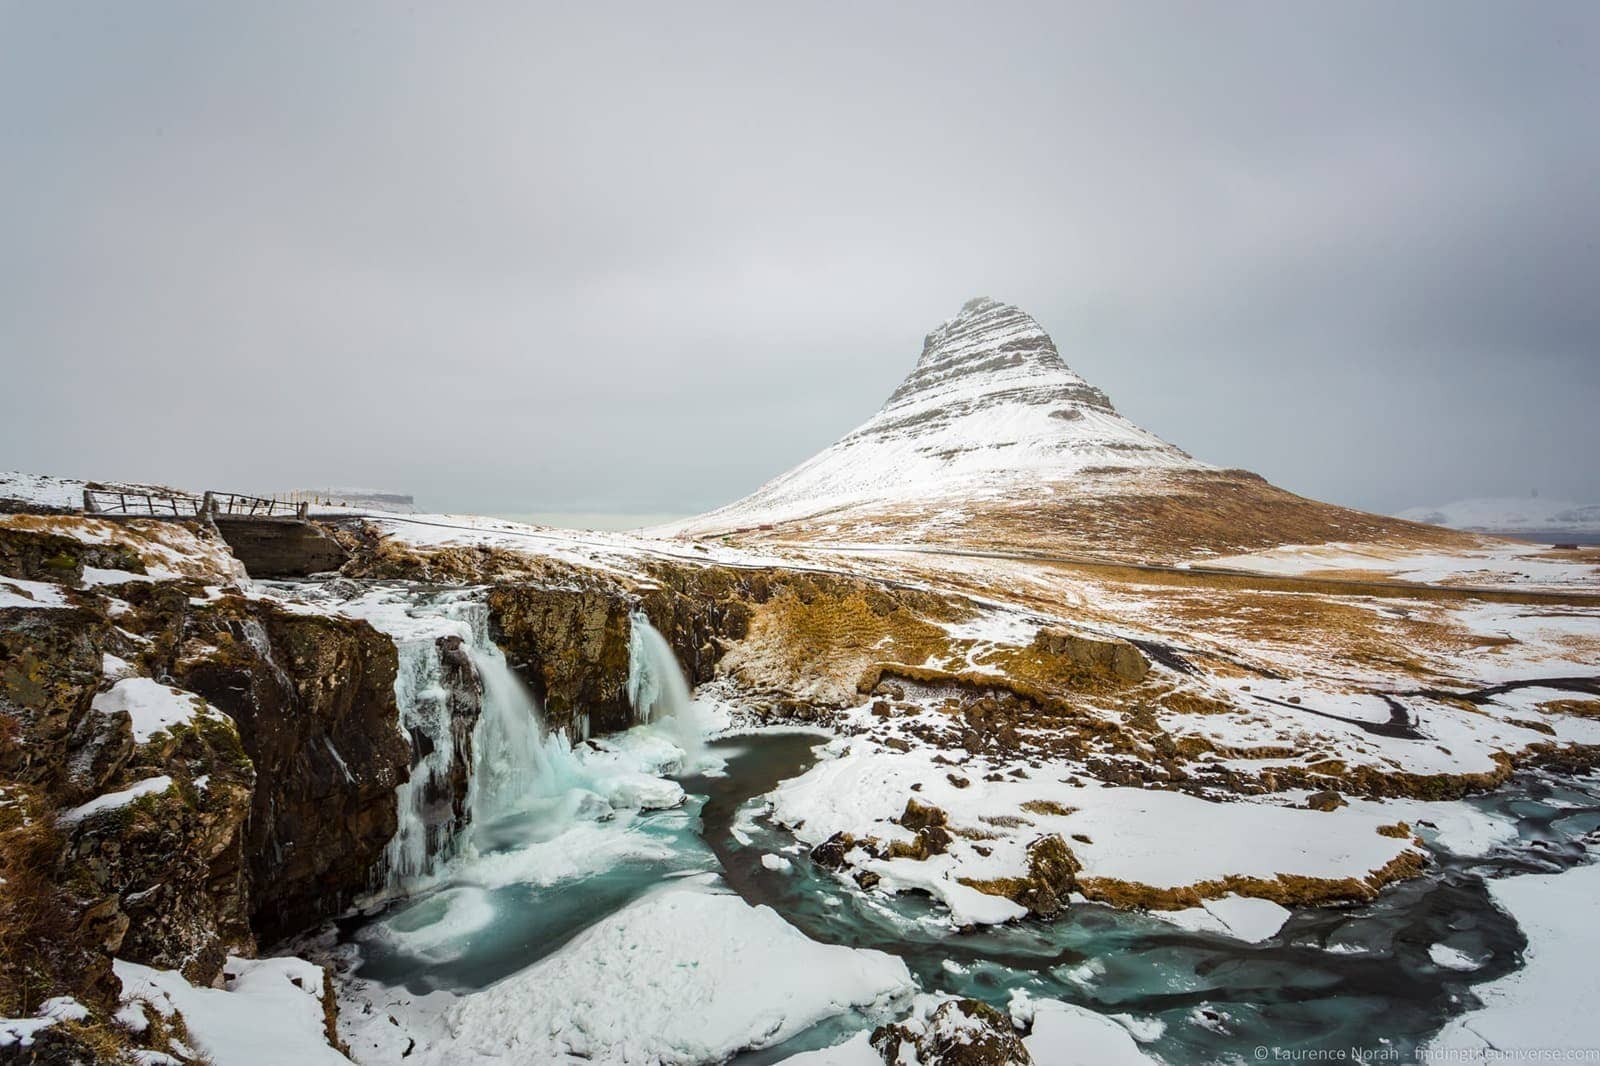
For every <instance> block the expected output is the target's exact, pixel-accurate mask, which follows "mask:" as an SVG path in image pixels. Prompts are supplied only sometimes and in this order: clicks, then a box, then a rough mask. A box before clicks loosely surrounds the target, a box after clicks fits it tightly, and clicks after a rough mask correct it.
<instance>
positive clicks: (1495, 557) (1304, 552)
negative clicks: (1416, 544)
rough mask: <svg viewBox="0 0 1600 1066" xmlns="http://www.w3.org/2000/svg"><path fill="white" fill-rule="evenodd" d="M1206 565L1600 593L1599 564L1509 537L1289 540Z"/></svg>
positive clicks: (1287, 573)
mask: <svg viewBox="0 0 1600 1066" xmlns="http://www.w3.org/2000/svg"><path fill="white" fill-rule="evenodd" d="M1204 565H1205V566H1206V567H1207V568H1213V569H1222V570H1248V571H1251V572H1252V573H1258V574H1286V575H1295V576H1305V577H1315V576H1319V575H1321V576H1330V577H1338V576H1375V577H1385V578H1394V579H1396V580H1400V581H1417V582H1422V583H1425V584H1440V585H1483V586H1503V587H1511V588H1529V589H1573V590H1580V591H1600V563H1596V562H1594V561H1592V560H1591V559H1579V558H1574V557H1573V553H1572V552H1570V551H1563V550H1561V549H1555V548H1549V547H1537V546H1534V545H1529V544H1516V543H1513V542H1510V541H1493V540H1486V541H1485V542H1484V543H1483V545H1482V546H1481V547H1478V548H1475V549H1470V550H1463V551H1460V552H1452V553H1448V554H1447V553H1443V552H1430V551H1417V550H1414V549H1409V548H1401V547H1389V546H1386V545H1383V544H1285V545H1282V546H1281V547H1277V548H1272V549H1269V550H1267V551H1259V552H1252V553H1250V554H1248V555H1230V556H1223V557H1219V558H1214V559H1207V560H1206V561H1205V563H1204Z"/></svg>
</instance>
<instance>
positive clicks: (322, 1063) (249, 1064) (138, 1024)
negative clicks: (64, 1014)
mask: <svg viewBox="0 0 1600 1066" xmlns="http://www.w3.org/2000/svg"><path fill="white" fill-rule="evenodd" d="M115 968H116V974H117V977H118V978H119V979H120V980H121V982H122V1002H123V1007H122V1010H121V1011H119V1012H118V1014H117V1020H118V1021H120V1022H122V1024H124V1025H126V1026H127V1027H128V1028H130V1029H132V1030H133V1031H134V1032H138V1033H142V1032H144V1031H145V1029H146V1028H148V1027H149V1025H150V1024H151V1022H152V1017H151V1016H152V1015H155V1016H157V1017H159V1018H162V1019H169V1018H171V1017H172V1016H173V1014H174V1012H177V1013H181V1014H182V1015H183V1022H184V1025H185V1026H186V1027H187V1029H188V1033H189V1038H190V1039H191V1040H192V1041H193V1045H192V1051H194V1052H198V1053H199V1054H202V1055H206V1056H209V1059H210V1061H211V1062H213V1063H215V1064H216V1066H282V1064H284V1063H294V1064H295V1066H340V1064H345V1066H348V1063H349V1060H348V1059H346V1058H345V1057H344V1056H343V1055H341V1054H339V1053H338V1052H337V1051H335V1050H334V1049H333V1048H332V1047H330V1046H329V1045H328V1040H327V1034H326V1030H325V1028H324V1022H323V1006H322V993H323V984H322V983H323V981H324V979H325V978H324V975H323V970H322V967H320V966H317V965H314V964H313V963H309V962H306V961H304V960H303V959H297V958H292V957H285V958H268V959H239V958H230V959H229V960H228V962H227V965H226V967H225V969H224V976H225V987H224V988H204V987H196V986H194V985H191V984H190V983H189V982H188V981H187V980H185V979H184V977H183V975H182V974H180V973H178V972H177V971H176V970H157V969H153V968H151V967H149V966H140V965H138V964H136V963H131V962H123V961H121V960H118V962H117V963H116V967H115ZM177 1061H178V1060H176V1059H172V1058H169V1057H166V1056H160V1057H148V1053H147V1057H146V1058H144V1059H143V1060H142V1062H143V1063H144V1064H145V1066H163V1064H164V1063H168V1062H170V1063H176V1062H177Z"/></svg>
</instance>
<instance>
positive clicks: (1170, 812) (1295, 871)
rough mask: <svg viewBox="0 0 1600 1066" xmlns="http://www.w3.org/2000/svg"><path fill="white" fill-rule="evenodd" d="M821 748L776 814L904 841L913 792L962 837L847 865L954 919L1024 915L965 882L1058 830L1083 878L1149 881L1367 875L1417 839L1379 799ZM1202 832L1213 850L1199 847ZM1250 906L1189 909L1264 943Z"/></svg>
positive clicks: (1007, 868) (1004, 867) (1022, 871)
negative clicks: (1261, 798) (1250, 792)
mask: <svg viewBox="0 0 1600 1066" xmlns="http://www.w3.org/2000/svg"><path fill="white" fill-rule="evenodd" d="M827 755H828V757H827V758H824V759H823V760H822V761H820V762H818V763H817V765H815V766H813V767H812V768H811V769H810V770H809V771H808V772H807V773H806V774H804V775H803V776H801V777H799V778H796V779H794V780H791V781H787V782H784V783H783V784H782V785H780V786H779V787H778V789H777V790H776V791H775V792H773V793H772V796H771V815H772V817H773V819H775V820H776V821H777V822H779V823H781V824H783V825H785V826H788V827H791V829H792V830H793V832H794V833H795V835H796V836H797V837H798V838H799V839H800V840H801V841H803V842H804V843H805V844H807V845H809V846H813V847H814V846H816V845H818V844H821V843H823V842H824V841H826V840H827V839H828V838H829V837H831V836H833V835H834V834H835V833H847V834H849V835H851V836H853V837H855V838H856V839H858V840H860V839H865V838H867V837H872V838H875V839H877V840H879V841H882V842H883V843H885V844H888V843H891V842H894V841H901V842H904V843H907V844H910V843H912V842H913V841H914V840H915V839H916V837H915V834H914V833H912V832H911V831H909V830H907V829H905V828H903V827H901V826H900V825H899V824H898V821H897V819H899V818H900V816H901V814H902V813H903V812H904V811H905V809H906V804H907V801H908V800H912V799H915V800H916V801H917V802H918V803H921V804H927V805H932V806H934V807H938V808H939V809H940V810H942V811H944V812H945V814H946V816H947V817H948V827H949V829H950V832H951V833H952V835H953V837H954V839H952V841H951V842H950V844H949V849H948V851H946V852H945V853H944V854H940V855H933V856H931V857H929V858H927V859H923V860H916V859H910V858H893V859H881V858H873V857H871V856H870V855H868V854H867V853H866V852H865V851H863V850H860V849H857V850H856V851H855V852H853V853H851V854H848V855H847V856H846V861H847V863H849V865H850V866H851V867H853V868H856V869H861V870H865V871H869V872H871V873H874V874H877V875H878V876H879V877H880V878H881V881H880V885H881V886H882V887H883V888H884V889H885V890H888V891H895V890H918V891H923V892H926V893H928V894H929V895H931V896H933V897H934V898H936V899H938V900H940V901H941V902H942V903H944V904H945V906H947V907H948V908H949V910H950V917H951V921H952V923H954V924H955V925H968V924H992V923H996V922H1005V921H1010V920H1013V919H1016V918H1019V917H1022V916H1023V914H1024V913H1026V912H1025V910H1024V908H1022V907H1020V906H1018V905H1017V904H1015V903H1012V902H1011V901H1010V900H1008V899H1005V898H1003V897H1000V896H994V895H988V894H986V893H983V892H980V891H978V890H977V889H974V888H972V887H970V886H969V885H968V884H966V883H964V882H966V881H972V880H975V881H990V880H996V879H1001V878H1014V877H1021V876H1025V875H1026V874H1027V872H1028V858H1027V848H1028V845H1029V844H1030V843H1031V842H1032V841H1034V840H1037V839H1038V838H1039V837H1041V836H1043V835H1047V834H1055V835H1057V836H1059V837H1061V839H1062V840H1063V841H1065V842H1066V843H1067V846H1068V847H1070V848H1071V850H1072V852H1073V854H1074V855H1075V856H1076V858H1077V859H1078V861H1079V862H1080V863H1081V864H1082V867H1083V869H1082V871H1081V872H1080V873H1079V874H1078V879H1079V882H1080V883H1084V882H1094V881H1104V882H1119V883H1124V884H1131V885H1140V886H1149V887H1151V888H1154V889H1178V888H1185V887H1188V886H1193V885H1197V884H1200V883H1202V882H1208V881H1220V880H1221V879H1223V878H1227V877H1230V876H1235V877H1247V878H1257V879H1260V880H1263V881H1272V880H1274V879H1276V878H1278V877H1279V876H1286V877H1304V878H1321V879H1327V880H1339V879H1343V878H1346V877H1350V876H1352V875H1353V876H1356V877H1361V876H1364V875H1366V874H1368V873H1371V872H1374V871H1377V870H1380V869H1382V868H1383V867H1385V866H1387V865H1388V864H1390V863H1391V862H1393V861H1394V860H1395V859H1396V858H1398V857H1399V856H1400V855H1402V854H1403V853H1405V852H1407V851H1411V850H1413V845H1412V843H1411V841H1410V839H1409V838H1404V837H1401V838H1397V837H1394V836H1386V835H1382V834H1380V833H1379V832H1378V829H1379V828H1380V827H1382V826H1384V825H1386V824H1393V823H1394V822H1396V821H1398V820H1399V819H1398V818H1397V817H1396V816H1394V815H1392V814H1390V813H1389V812H1388V811H1386V810H1384V809H1383V807H1382V805H1379V804H1371V805H1367V806H1364V807H1357V806H1354V805H1352V806H1350V807H1345V808H1341V809H1339V810H1337V811H1331V812H1322V811H1311V810H1305V809H1298V808H1293V807H1288V806H1280V805H1277V804H1274V803H1251V802H1229V803H1220V802H1212V801H1209V800H1205V799H1201V798H1199V797H1196V796H1191V795H1186V794H1184V793H1181V792H1169V791H1159V790H1153V789H1140V788H1124V787H1118V786H1110V785H1103V784H1100V783H1098V782H1094V781H1084V780H1083V779H1082V778H1081V777H1078V776H1077V774H1078V768H1077V767H1075V766H1074V764H1072V763H1068V762H1054V761H1049V762H1043V763H1042V764H1041V765H1038V766H1035V767H1034V768H1031V769H1029V770H1028V771H1027V776H1026V777H1025V778H1011V777H1007V778H1006V779H1004V780H998V781H994V780H987V779H986V777H987V776H988V775H987V774H985V773H984V772H983V771H984V770H985V769H987V767H986V766H985V765H981V764H974V765H966V766H961V767H952V766H951V765H950V763H949V762H948V761H946V760H944V759H943V756H942V753H941V752H939V751H938V750H937V749H933V748H927V747H922V748H918V749H915V750H912V751H909V752H900V751H896V750H893V749H889V748H885V747H883V746H882V745H880V744H878V743H876V742H875V741H872V740H867V739H864V738H855V739H850V740H840V741H837V742H835V743H833V744H831V745H830V746H829V748H828V751H827ZM913 786H916V787H915V788H913ZM1200 839H1204V840H1205V841H1206V842H1207V844H1206V846H1205V847H1203V848H1200V847H1194V846H1192V842H1193V841H1196V840H1200ZM1252 906H1253V905H1248V904H1247V905H1244V906H1239V905H1235V904H1226V903H1225V904H1221V905H1219V907H1218V909H1216V910H1210V909H1209V908H1208V910H1207V915H1206V916H1196V915H1190V916H1188V917H1189V918H1191V919H1196V920H1198V922H1199V924H1200V925H1203V926H1205V927H1212V928H1214V927H1216V926H1217V925H1218V924H1220V926H1221V927H1223V928H1226V929H1229V930H1234V929H1237V930H1238V931H1239V932H1241V933H1244V934H1245V936H1244V938H1245V939H1261V936H1259V935H1252V934H1254V933H1256V932H1258V931H1259V930H1260V929H1261V928H1262V924H1261V923H1262V921H1263V920H1264V919H1263V916H1262V915H1261V914H1260V913H1253V914H1252V913H1247V911H1249V910H1250V908H1251V907H1252ZM1179 915H1180V917H1179V918H1178V919H1177V920H1179V921H1183V920H1184V917H1183V916H1182V912H1179ZM1278 924H1280V925H1281V924H1282V915H1278ZM1268 935H1270V934H1268Z"/></svg>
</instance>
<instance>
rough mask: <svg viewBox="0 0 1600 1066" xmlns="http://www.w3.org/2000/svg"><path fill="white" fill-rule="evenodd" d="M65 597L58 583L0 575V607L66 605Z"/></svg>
mask: <svg viewBox="0 0 1600 1066" xmlns="http://www.w3.org/2000/svg"><path fill="white" fill-rule="evenodd" d="M66 606H68V604H67V598H66V596H64V595H63V594H62V592H61V586H60V585H52V584H50V583H49V582H46V581H24V580H23V579H22V578H20V577H0V607H66Z"/></svg>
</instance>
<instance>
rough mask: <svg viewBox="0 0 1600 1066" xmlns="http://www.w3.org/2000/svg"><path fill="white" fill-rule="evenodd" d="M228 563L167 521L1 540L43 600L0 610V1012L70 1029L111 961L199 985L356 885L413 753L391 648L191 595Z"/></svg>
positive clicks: (324, 625)
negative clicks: (46, 587)
mask: <svg viewBox="0 0 1600 1066" xmlns="http://www.w3.org/2000/svg"><path fill="white" fill-rule="evenodd" d="M108 530H109V531H108ZM74 533H77V534H79V535H78V536H74ZM202 541H204V543H202ZM189 548H194V549H195V552H194V553H191V554H190V555H188V556H185V555H183V554H182V553H183V552H184V551H187V550H188V549H189ZM151 559H155V560H157V562H159V564H160V565H161V566H162V567H163V569H164V571H165V573H164V574H163V576H161V577H159V578H156V579H154V580H152V579H151V578H150V577H149V574H151V573H157V572H158V571H156V570H155V569H154V567H155V564H154V563H151V562H150V560H151ZM146 564H149V566H150V568H149V570H148V572H147V570H146ZM229 565H231V563H230V561H229V560H228V558H227V556H226V555H225V554H222V553H220V549H219V548H218V547H217V546H216V545H215V542H214V540H209V541H208V540H206V539H205V538H203V537H201V536H200V535H199V534H198V533H196V532H195V531H193V530H189V529H187V527H179V526H175V525H173V524H170V523H169V524H165V525H161V524H155V523H150V524H148V528H144V527H141V526H140V525H138V524H134V523H129V524H125V525H121V526H108V525H107V524H104V523H99V522H97V521H96V520H92V519H78V520H74V519H71V518H66V517H53V518H50V519H48V520H43V519H39V518H37V517H32V516H20V517H17V518H14V519H13V520H12V521H11V522H10V523H9V524H7V525H4V526H0V578H11V579H13V580H22V581H49V582H51V583H52V584H53V585H54V586H55V587H56V588H58V589H59V590H60V591H59V592H58V593H53V594H52V595H50V596H48V597H40V596H34V595H30V596H26V597H23V599H25V600H31V601H33V603H35V604H37V605H36V606H35V605H31V604H30V605H27V606H15V607H8V608H5V609H0V879H3V884H4V891H0V1015H7V1016H24V1015H26V1014H28V1013H30V1012H31V1011H33V1010H34V1009H36V1008H37V1007H38V1004H39V1002H40V1001H42V1000H43V999H45V998H48V997H49V996H52V995H59V994H66V995H72V996H74V997H76V998H78V999H79V1000H80V1001H81V1002H83V1003H84V1004H85V1005H86V1006H87V1007H88V1008H89V1010H90V1012H91V1015H92V1016H91V1018H90V1019H89V1021H87V1022H85V1023H84V1024H85V1026H87V1027H88V1028H86V1029H85V1030H84V1031H85V1032H88V1031H90V1030H91V1029H93V1027H94V1026H97V1025H99V1026H103V1025H105V1019H106V1017H107V1016H108V1015H109V1014H110V1013H111V1012H112V1011H114V1010H115V1008H116V981H115V979H114V977H113V976H112V974H111V970H110V959H111V958H112V957H113V956H116V957H118V958H123V959H127V960H129V961H131V962H139V963H144V964H148V965H152V966H156V967H160V968H164V969H176V970H180V971H182V972H183V974H184V975H185V976H186V977H187V978H188V979H189V980H190V981H192V982H194V983H196V984H201V985H203V984H209V983H211V982H212V981H213V980H215V979H216V978H217V976H218V974H219V973H220V971H221V966H222V963H223V960H224V958H225V956H226V955H227V954H228V953H230V952H238V953H244V954H249V953H251V952H253V951H254V949H255V946H256V943H257V940H258V938H259V939H273V938H276V937H278V936H280V935H283V934H285V933H288V932H292V931H296V930H298V929H300V928H302V927H303V926H304V925H306V924H307V923H309V922H311V921H314V920H315V919H317V918H319V917H322V916H325V915H327V914H330V913H332V912H334V911H335V910H337V909H340V908H342V907H343V906H345V905H346V904H347V903H348V901H349V900H350V898H351V896H352V895H353V894H354V893H355V892H357V891H359V890H361V889H362V888H364V887H365V886H366V885H367V884H368V879H369V877H370V875H371V872H372V869H373V866H374V865H375V863H376V860H377V858H378V856H379V855H380V854H381V852H382V849H383V847H384V845H385V843H386V842H387V841H388V838H389V836H390V835H391V834H392V833H393V831H394V826H395V789H396V786H397V785H398V784H399V783H400V782H401V781H402V780H403V779H404V777H405V773H406V764H407V761H408V759H409V757H410V752H409V750H408V745H407V744H406V743H405V740H404V738H403V737H402V736H401V735H400V733H399V731H398V723H397V714H396V708H395V702H394V687H393V686H394V680H395V650H394V645H393V644H392V643H391V642H390V641H389V640H388V638H386V637H383V636H382V635H380V634H378V633H377V632H376V631H374V630H373V629H372V628H371V627H370V626H368V625H366V624H365V623H362V622H356V621H352V620H349V619H344V618H337V617H328V616H323V615H317V614H313V613H309V612H301V611H292V610H290V609H287V608H284V607H281V606H278V605H276V604H274V603H270V602H264V601H258V600H247V599H245V598H243V597H241V596H237V595H230V594H222V595H220V596H219V595H218V594H217V593H216V592H215V591H214V589H213V590H211V591H208V590H207V587H206V586H207V585H208V584H211V583H212V582H214V581H215V580H217V579H218V578H219V577H223V576H224V575H226V574H227V573H228V569H227V568H228V566H229ZM86 567H94V568H96V569H99V570H102V571H111V570H120V571H122V572H123V573H125V574H126V577H127V579H126V580H118V578H117V575H116V574H115V573H100V574H97V575H95V577H96V580H95V581H94V582H92V583H90V584H89V585H88V587H84V588H76V587H75V586H78V585H80V584H83V576H84V569H85V568H86ZM182 568H192V570H193V572H192V574H191V573H190V572H189V569H182ZM141 574H145V576H144V577H142V578H141V577H140V575H141ZM176 574H189V576H171V575H176ZM24 575H28V576H24ZM158 678H159V679H160V680H159V681H158V680H156V679H158ZM177 686H181V687H177ZM62 1031H63V1032H65V1031H66V1030H65V1029H63V1030H62ZM125 1035H126V1034H124V1036H125Z"/></svg>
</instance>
